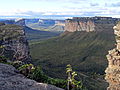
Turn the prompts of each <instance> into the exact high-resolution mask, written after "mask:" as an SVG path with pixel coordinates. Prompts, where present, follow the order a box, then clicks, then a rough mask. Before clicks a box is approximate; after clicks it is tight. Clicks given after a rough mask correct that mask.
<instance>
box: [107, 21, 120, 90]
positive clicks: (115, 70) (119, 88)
mask: <svg viewBox="0 0 120 90" xmlns="http://www.w3.org/2000/svg"><path fill="white" fill-rule="evenodd" d="M113 29H114V34H115V35H116V48H114V49H113V50H110V51H109V54H108V55H107V59H108V67H107V69H106V71H105V72H106V77H105V79H106V80H107V82H108V83H109V87H108V89H107V90H120V22H119V23H118V24H117V25H116V26H114V28H113Z"/></svg>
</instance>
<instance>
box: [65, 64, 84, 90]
mask: <svg viewBox="0 0 120 90" xmlns="http://www.w3.org/2000/svg"><path fill="white" fill-rule="evenodd" d="M66 70H67V71H66V73H67V74H68V79H67V82H68V83H67V90H86V89H84V88H83V85H82V82H81V81H77V80H76V79H75V76H77V73H76V72H73V70H72V67H71V65H70V64H68V65H67V68H66Z"/></svg>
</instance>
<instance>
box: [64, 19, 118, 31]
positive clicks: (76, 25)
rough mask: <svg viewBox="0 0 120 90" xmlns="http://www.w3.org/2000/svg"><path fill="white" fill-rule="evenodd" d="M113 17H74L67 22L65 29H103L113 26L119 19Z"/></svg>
mask: <svg viewBox="0 0 120 90" xmlns="http://www.w3.org/2000/svg"><path fill="white" fill-rule="evenodd" d="M118 20H119V19H117V18H112V17H73V19H67V20H66V21H65V22H66V23H65V31H69V32H74V31H87V32H89V31H102V30H107V29H105V28H107V27H111V26H112V27H113V26H114V24H115V23H116V22H117V21H118Z"/></svg>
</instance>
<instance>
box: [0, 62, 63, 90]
mask: <svg viewBox="0 0 120 90" xmlns="http://www.w3.org/2000/svg"><path fill="white" fill-rule="evenodd" d="M0 90H63V89H60V88H57V87H55V86H53V85H48V84H43V83H38V82H36V81H34V80H31V79H27V78H26V77H25V76H23V75H21V74H19V73H18V71H17V70H16V69H15V68H14V67H13V66H11V65H7V64H2V63H0Z"/></svg>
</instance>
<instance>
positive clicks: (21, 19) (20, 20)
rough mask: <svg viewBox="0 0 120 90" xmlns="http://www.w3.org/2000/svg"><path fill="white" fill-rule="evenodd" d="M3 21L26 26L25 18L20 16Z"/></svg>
mask: <svg viewBox="0 0 120 90" xmlns="http://www.w3.org/2000/svg"><path fill="white" fill-rule="evenodd" d="M1 23H5V24H16V25H20V26H26V24H25V19H23V18H18V19H10V20H6V19H5V20H2V21H1Z"/></svg>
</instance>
